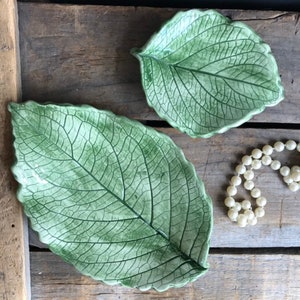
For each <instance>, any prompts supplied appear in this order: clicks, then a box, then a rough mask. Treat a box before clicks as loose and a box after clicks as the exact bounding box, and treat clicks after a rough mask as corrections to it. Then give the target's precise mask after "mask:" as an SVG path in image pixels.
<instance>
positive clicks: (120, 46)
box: [0, 2, 300, 300]
mask: <svg viewBox="0 0 300 300" xmlns="http://www.w3.org/2000/svg"><path fill="white" fill-rule="evenodd" d="M18 11H19V36H20V42H19V45H20V57H21V78H22V95H23V97H22V99H23V100H29V99H32V100H36V101H40V102H47V101H51V102H60V103H65V102H67V103H76V104H82V103H85V104H87V103H88V104H91V105H94V106H96V107H98V108H100V109H109V110H112V111H113V112H114V113H116V114H121V115H126V116H128V117H130V118H134V119H138V120H141V121H142V122H144V123H145V124H148V125H150V126H153V127H155V128H157V129H158V130H160V131H163V132H164V133H166V134H168V135H169V136H171V138H172V139H173V140H174V141H175V143H176V144H177V145H178V146H180V147H181V148H182V149H183V151H184V153H185V155H186V156H187V158H188V159H189V160H190V161H191V162H192V163H193V164H194V165H195V167H196V170H197V173H198V174H199V176H200V177H201V178H202V179H203V181H204V183H205V185H206V188H207V191H208V193H209V194H210V195H211V197H212V199H213V204H214V231H213V235H212V241H211V254H210V257H209V261H210V265H211V269H210V271H209V272H208V273H207V275H205V276H204V277H202V278H200V279H199V280H198V281H196V282H195V283H193V284H189V285H187V286H186V287H184V288H181V289H172V290H170V291H167V292H164V293H157V292H155V291H148V292H140V291H138V290H131V289H126V288H122V287H118V286H113V287H112V286H107V285H103V284H101V283H99V282H95V281H94V280H92V279H90V278H88V277H85V276H82V275H80V274H79V273H78V272H77V271H76V270H75V269H74V268H73V267H72V266H69V265H67V264H66V263H64V262H63V261H62V260H61V259H60V258H58V257H57V256H55V255H53V254H52V253H51V252H49V251H48V250H47V248H45V246H44V245H41V244H40V243H39V242H38V240H37V237H36V235H35V234H34V233H33V232H31V235H30V240H31V248H30V258H31V260H30V263H31V282H32V299H43V300H44V299H88V300H89V299H178V300H179V299H243V300H244V299H249V300H250V299H259V300H260V299H272V300H273V299H288V300H290V299H292V300H293V299H300V282H299V279H300V255H299V254H300V253H299V249H300V238H299V236H300V219H299V215H300V201H299V200H300V199H299V198H300V197H299V192H298V193H291V192H289V190H288V189H287V187H286V186H285V185H284V184H283V183H282V180H281V178H280V177H279V176H278V173H276V172H274V171H272V170H270V169H269V168H267V167H266V168H263V169H261V170H260V171H258V172H257V178H258V181H257V186H258V187H260V188H261V190H262V191H263V193H264V195H265V196H266V197H267V198H268V199H269V203H268V205H267V207H266V216H265V217H264V218H262V219H260V220H259V223H258V224H257V225H256V226H254V227H247V228H239V227H237V226H236V225H235V224H232V223H231V222H229V220H228V219H227V217H226V209H225V208H224V205H223V199H224V197H225V192H224V191H225V189H226V185H228V181H229V179H230V177H231V175H232V172H233V168H234V166H235V165H236V164H237V163H238V161H239V160H240V159H241V157H242V155H243V154H244V153H247V152H250V151H251V149H253V148H254V147H257V146H262V145H264V144H266V143H270V144H272V143H274V142H275V141H276V140H283V141H286V140H287V139H295V140H297V141H300V118H299V115H300V99H299V98H300V93H299V90H300V63H299V60H300V38H299V35H300V32H298V31H299V29H300V23H299V14H298V13H297V12H277V11H276V12H275V11H241V10H221V11H220V12H221V13H223V14H224V15H226V16H228V17H230V18H232V19H233V20H239V21H243V22H245V23H247V24H248V25H249V26H251V27H252V28H253V29H254V30H255V31H256V32H257V33H258V34H259V35H260V36H261V37H262V38H263V39H264V40H265V41H266V42H267V43H268V44H269V45H270V46H271V48H272V51H273V53H274V56H275V58H276V59H277V62H278V66H279V70H280V74H281V78H282V82H283V85H284V87H285V96H286V99H285V100H284V101H283V102H281V103H280V104H279V105H277V106H274V107H270V108H267V109H266V110H265V111H264V112H263V113H262V114H260V115H257V116H255V117H254V118H253V119H251V120H250V121H249V122H248V123H246V124H244V125H243V126H241V127H240V128H236V129H232V130H230V131H228V132H226V133H225V134H222V135H217V136H214V137H212V138H209V139H191V138H189V137H188V136H186V135H184V134H182V133H180V132H178V131H177V130H175V129H172V128H170V127H168V125H167V124H166V123H165V122H163V121H162V120H160V119H159V118H158V116H157V115H156V114H155V112H154V111H153V110H152V109H151V108H149V107H148V105H147V103H146V100H145V96H144V93H143V91H142V87H141V81H140V72H139V64H138V61H137V60H136V59H135V58H134V57H133V56H131V55H130V49H131V48H133V47H141V46H143V45H144V43H145V42H146V41H147V40H148V38H149V37H150V36H151V35H152V34H153V33H154V32H155V31H157V30H158V29H159V28H160V26H161V25H162V24H163V23H164V22H165V21H166V20H168V19H169V18H170V17H172V16H173V15H174V14H175V13H176V12H177V11H178V9H171V8H147V7H112V6H88V5H83V6H79V5H58V4H37V3H21V2H20V3H19V4H18ZM280 158H281V160H282V161H283V162H284V163H286V164H296V163H297V162H298V164H299V154H298V155H297V154H295V153H287V154H284V155H282V156H281V157H280ZM38 246H39V247H42V248H39V247H38ZM0 279H1V273H0ZM0 287H1V285H0ZM0 295H1V294H0ZM3 299H6V298H3ZM8 299H13V298H8Z"/></svg>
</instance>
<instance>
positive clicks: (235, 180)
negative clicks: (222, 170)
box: [230, 176, 242, 186]
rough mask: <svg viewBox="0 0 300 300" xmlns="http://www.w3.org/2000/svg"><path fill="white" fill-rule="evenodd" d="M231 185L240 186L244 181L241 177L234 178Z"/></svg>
mask: <svg viewBox="0 0 300 300" xmlns="http://www.w3.org/2000/svg"><path fill="white" fill-rule="evenodd" d="M230 183H231V184H232V185H236V186H237V185H240V184H241V183H242V179H241V177H240V176H233V177H232V178H231V180H230Z"/></svg>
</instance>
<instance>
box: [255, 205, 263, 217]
mask: <svg viewBox="0 0 300 300" xmlns="http://www.w3.org/2000/svg"><path fill="white" fill-rule="evenodd" d="M254 214H255V216H256V217H257V218H261V217H263V216H264V215H265V210H264V209H263V208H262V207H257V208H255V211H254Z"/></svg>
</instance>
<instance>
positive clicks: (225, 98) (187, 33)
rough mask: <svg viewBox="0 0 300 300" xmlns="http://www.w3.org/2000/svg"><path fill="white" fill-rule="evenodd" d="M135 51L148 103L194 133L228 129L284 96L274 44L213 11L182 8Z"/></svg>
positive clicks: (159, 113) (174, 125)
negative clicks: (269, 43) (272, 50)
mask: <svg viewBox="0 0 300 300" xmlns="http://www.w3.org/2000/svg"><path fill="white" fill-rule="evenodd" d="M132 53H133V54H134V55H135V56H136V57H137V58H138V59H139V61H140V65H141V76H142V84H143V88H144V91H145V94H146V98H147V101H148V103H149V105H150V106H151V107H153V108H154V109H155V111H156V112H157V114H158V115H159V116H160V117H161V118H162V119H165V120H167V121H168V122H169V123H170V124H171V125H172V126H173V127H175V128H177V129H179V130H181V131H182V132H185V133H187V134H188V135H190V136H191V137H210V136H212V135H214V134H216V133H223V132H225V131H227V130H228V129H230V128H232V127H236V126H239V125H240V124H242V123H244V122H246V121H248V120H249V119H250V118H251V117H252V116H253V115H255V114H258V113H261V112H262V111H263V110H264V109H265V107H266V106H272V105H275V104H277V103H279V102H280V101H281V100H282V99H283V87H282V85H281V80H280V76H279V74H278V68H277V64H276V61H275V59H274V57H273V55H272V54H271V49H270V47H269V46H268V45H267V44H265V43H264V42H263V41H262V39H261V38H260V37H259V36H258V35H257V34H256V33H255V32H254V31H253V30H252V29H251V28H249V27H248V26H246V25H245V24H243V23H241V22H232V21H231V20H229V19H228V18H226V17H224V16H223V15H221V14H219V13H218V12H216V11H214V10H208V11H200V10H189V11H186V12H179V13H177V14H176V15H175V16H174V17H173V19H171V20H170V21H169V22H167V23H166V24H165V25H164V26H163V27H162V28H161V30H160V31H159V32H158V33H157V34H155V35H154V36H153V37H152V38H151V39H150V41H149V42H148V43H147V44H146V46H145V47H144V48H142V49H134V50H132Z"/></svg>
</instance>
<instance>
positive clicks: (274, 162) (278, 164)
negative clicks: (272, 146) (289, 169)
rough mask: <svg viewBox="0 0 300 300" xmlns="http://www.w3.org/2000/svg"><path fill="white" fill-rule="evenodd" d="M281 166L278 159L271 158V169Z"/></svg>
mask: <svg viewBox="0 0 300 300" xmlns="http://www.w3.org/2000/svg"><path fill="white" fill-rule="evenodd" d="M280 167H281V163H280V161H279V160H273V161H272V163H271V169H272V170H275V171H276V170H279V169H280Z"/></svg>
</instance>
